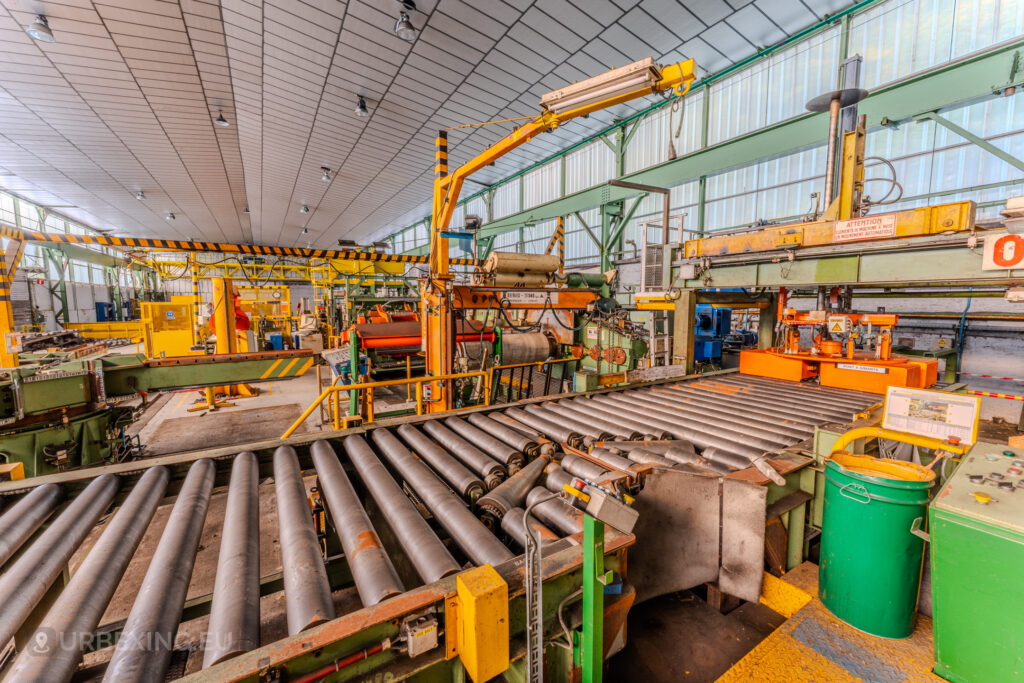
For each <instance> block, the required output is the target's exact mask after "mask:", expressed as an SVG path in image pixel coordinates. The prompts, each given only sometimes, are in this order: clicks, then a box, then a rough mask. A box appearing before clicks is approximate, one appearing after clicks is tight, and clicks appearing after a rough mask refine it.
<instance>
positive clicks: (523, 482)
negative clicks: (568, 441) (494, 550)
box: [476, 455, 549, 528]
mask: <svg viewBox="0 0 1024 683" xmlns="http://www.w3.org/2000/svg"><path fill="white" fill-rule="evenodd" d="M548 462H549V459H548V457H547V456H546V455H542V456H540V457H538V458H536V459H535V460H534V461H533V462H531V463H530V464H529V465H527V466H526V467H524V468H523V469H521V470H519V471H518V472H516V473H515V474H513V475H512V476H511V477H509V478H508V479H506V480H505V481H503V482H502V483H501V485H500V486H498V487H497V488H496V489H494V490H493V491H488V492H487V495H485V496H483V497H482V498H480V500H478V501H477V502H476V504H477V507H479V508H480V511H481V512H482V513H483V515H484V523H485V524H488V525H489V526H491V527H492V528H494V527H495V526H497V524H498V523H499V522H500V521H501V520H502V519H503V518H504V517H505V514H506V513H507V512H508V511H509V510H511V509H512V508H514V507H517V506H520V505H522V504H523V501H525V500H526V494H527V493H529V492H530V489H532V488H533V487H534V485H535V484H536V483H537V479H539V478H540V475H541V473H542V472H543V471H544V466H545V465H547V464H548Z"/></svg>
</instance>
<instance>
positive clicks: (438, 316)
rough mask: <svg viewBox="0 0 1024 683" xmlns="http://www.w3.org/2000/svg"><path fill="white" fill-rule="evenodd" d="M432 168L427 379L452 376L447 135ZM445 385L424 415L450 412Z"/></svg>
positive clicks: (434, 392)
mask: <svg viewBox="0 0 1024 683" xmlns="http://www.w3.org/2000/svg"><path fill="white" fill-rule="evenodd" d="M436 143H437V153H436V164H435V166H434V211H433V217H432V219H431V224H430V277H429V278H428V279H427V281H426V282H424V284H423V287H424V290H423V296H422V298H421V303H420V305H421V310H420V321H421V325H422V334H423V341H424V344H425V345H426V348H425V351H426V359H427V373H426V374H428V375H434V376H440V375H450V374H451V372H452V342H453V340H452V338H451V327H452V312H451V309H450V307H449V305H448V297H447V291H446V287H447V285H448V282H449V281H450V279H451V275H450V274H449V260H448V256H449V255H448V238H446V237H442V235H441V232H442V231H443V230H444V229H445V228H446V227H447V226H445V225H444V224H443V220H442V216H443V215H444V214H445V208H446V205H447V203H448V202H450V201H452V197H451V193H450V191H449V189H450V188H449V185H448V183H447V182H445V178H446V177H447V175H448V133H447V132H446V131H443V130H442V131H439V132H438V134H437V141H436ZM448 385H449V382H448V381H443V382H433V383H431V384H430V385H429V386H430V399H429V401H427V412H431V413H435V412H443V411H446V410H451V406H452V400H451V392H450V391H449V387H448Z"/></svg>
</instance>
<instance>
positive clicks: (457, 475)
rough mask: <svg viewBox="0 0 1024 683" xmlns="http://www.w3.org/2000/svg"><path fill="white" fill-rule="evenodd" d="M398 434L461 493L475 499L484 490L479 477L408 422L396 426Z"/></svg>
mask: <svg viewBox="0 0 1024 683" xmlns="http://www.w3.org/2000/svg"><path fill="white" fill-rule="evenodd" d="M398 434H399V435H400V436H401V437H402V439H403V440H404V441H405V442H406V443H407V444H409V447H410V448H412V449H413V450H414V451H416V454H417V455H418V456H420V457H421V458H423V459H424V460H425V461H426V462H428V463H430V467H431V468H433V470H434V471H435V472H437V473H438V474H440V475H441V476H442V477H444V479H445V481H447V482H448V483H449V484H450V485H451V487H452V488H453V489H455V490H456V491H458V492H459V493H460V494H461V495H463V496H465V497H466V498H469V499H470V500H475V499H476V498H477V497H478V496H480V495H481V494H482V493H483V492H484V483H483V482H482V481H480V477H478V476H476V475H475V474H473V473H472V472H471V471H470V470H469V468H468V467H466V466H465V465H463V464H462V463H461V462H459V461H458V460H456V459H455V458H454V457H452V456H451V455H449V454H448V453H446V452H445V451H444V449H442V448H441V447H440V446H438V445H437V444H436V443H434V442H433V441H431V440H430V439H428V438H427V437H426V436H425V435H424V434H423V433H422V432H421V431H420V430H418V429H416V428H415V427H413V426H412V425H410V424H404V425H401V426H400V427H399V428H398Z"/></svg>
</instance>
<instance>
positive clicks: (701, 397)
mask: <svg viewBox="0 0 1024 683" xmlns="http://www.w3.org/2000/svg"><path fill="white" fill-rule="evenodd" d="M664 391H666V392H675V393H677V394H679V395H680V396H682V397H684V398H692V399H693V400H694V401H697V402H703V401H714V402H716V403H720V404H722V405H727V406H730V407H731V408H734V409H736V410H742V409H744V408H746V407H747V406H752V407H753V408H754V409H755V410H756V411H757V414H759V415H764V416H766V417H776V418H778V419H780V420H788V421H789V422H792V423H794V424H797V425H805V426H806V427H807V428H809V429H811V430H812V432H813V430H814V426H815V425H818V424H821V423H822V422H827V421H828V420H829V418H828V417H827V416H826V415H825V414H824V413H820V412H814V413H811V412H803V413H801V414H797V413H795V412H794V411H793V410H792V409H786V407H785V406H784V405H782V404H780V403H777V402H773V403H771V404H769V403H768V402H763V401H756V400H751V399H750V397H744V398H737V397H735V396H728V395H725V394H721V393H716V392H713V391H706V390H702V389H699V388H696V387H689V386H688V385H685V384H684V385H678V386H673V387H665V389H664Z"/></svg>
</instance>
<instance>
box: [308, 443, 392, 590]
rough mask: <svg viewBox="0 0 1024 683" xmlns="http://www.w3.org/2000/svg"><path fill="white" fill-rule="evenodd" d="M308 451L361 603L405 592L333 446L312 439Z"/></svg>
mask: <svg viewBox="0 0 1024 683" xmlns="http://www.w3.org/2000/svg"><path fill="white" fill-rule="evenodd" d="M310 452H311V453H312V455H313V465H314V466H315V467H316V472H317V474H318V475H319V478H320V490H321V491H323V494H324V499H325V500H326V501H327V510H328V512H329V513H330V515H331V522H332V523H333V524H334V530H335V531H337V532H338V538H339V539H340V540H341V547H342V548H343V549H344V551H345V560H346V561H347V562H348V567H349V570H350V571H351V572H352V580H353V581H355V584H356V590H357V591H358V592H359V600H360V601H361V602H362V603H363V607H371V606H373V605H376V604H377V603H378V602H380V601H381V600H386V599H388V598H390V597H391V596H393V595H399V594H401V593H403V592H405V586H403V585H402V580H401V579H400V578H398V572H397V571H395V566H394V565H393V564H391V558H389V557H388V553H387V551H386V550H384V545H383V544H382V543H381V542H380V537H379V536H377V532H376V530H375V529H374V528H373V524H372V523H371V522H370V518H369V517H368V516H367V514H366V510H364V509H363V505H362V503H360V502H359V496H358V495H357V494H356V490H355V489H354V488H352V482H350V481H349V479H348V475H346V474H345V468H343V467H342V466H341V463H340V462H339V461H338V455H337V453H335V452H334V448H332V447H331V444H330V443H329V442H327V441H314V442H313V445H312V446H311V447H310Z"/></svg>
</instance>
